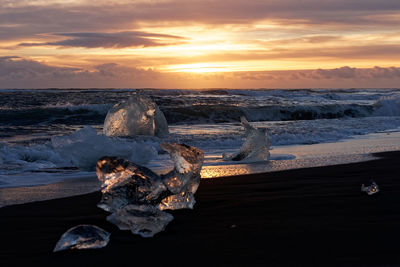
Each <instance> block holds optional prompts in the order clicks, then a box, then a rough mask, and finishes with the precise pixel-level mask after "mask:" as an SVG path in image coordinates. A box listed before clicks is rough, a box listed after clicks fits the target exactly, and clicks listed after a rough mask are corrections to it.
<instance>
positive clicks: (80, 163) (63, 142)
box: [51, 126, 157, 170]
mask: <svg viewBox="0 0 400 267" xmlns="http://www.w3.org/2000/svg"><path fill="white" fill-rule="evenodd" d="M51 143H52V146H53V148H54V150H55V151H56V152H57V153H58V154H60V155H61V156H62V157H63V158H64V159H65V160H67V161H69V162H70V163H71V164H72V165H74V166H76V167H79V168H81V169H83V170H93V169H94V168H95V166H96V161H97V160H98V159H99V158H101V157H102V156H104V155H109V156H119V157H124V158H128V159H130V160H132V161H135V162H138V163H141V164H144V163H147V162H148V161H149V160H151V159H152V158H154V157H156V156H157V150H156V149H155V148H154V147H153V146H151V145H148V144H145V143H143V142H135V141H128V140H122V139H119V138H109V137H107V136H105V135H98V134H97V132H96V130H94V129H93V128H92V127H90V126H85V127H84V128H83V129H80V130H78V131H76V132H75V133H73V134H71V135H67V136H55V137H52V138H51Z"/></svg>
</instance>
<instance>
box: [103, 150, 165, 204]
mask: <svg viewBox="0 0 400 267" xmlns="http://www.w3.org/2000/svg"><path fill="white" fill-rule="evenodd" d="M96 173H97V177H98V179H99V180H100V182H102V183H103V184H102V190H101V192H102V193H103V195H102V199H101V201H100V203H99V204H98V205H97V206H98V207H100V208H102V209H104V210H106V211H109V212H114V211H116V210H119V209H122V208H123V207H124V206H126V205H129V204H138V205H144V204H145V205H156V204H157V203H159V202H160V201H161V199H162V198H164V197H166V196H168V192H167V187H166V186H165V185H164V184H163V183H162V181H161V178H160V177H159V176H158V175H157V174H156V173H154V172H152V171H151V170H150V169H148V168H146V167H143V166H140V165H137V164H135V163H133V162H130V161H128V160H125V159H121V158H117V157H103V158H101V159H99V160H98V161H97V167H96Z"/></svg>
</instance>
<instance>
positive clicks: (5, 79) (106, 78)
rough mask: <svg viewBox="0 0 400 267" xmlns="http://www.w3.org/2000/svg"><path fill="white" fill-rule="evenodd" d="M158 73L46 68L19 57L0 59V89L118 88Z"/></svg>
mask: <svg viewBox="0 0 400 267" xmlns="http://www.w3.org/2000/svg"><path fill="white" fill-rule="evenodd" d="M158 77H159V73H157V72H155V71H153V70H152V69H143V68H132V67H125V66H121V65H118V64H116V63H107V64H101V65H96V66H93V69H92V70H90V69H85V68H67V67H56V66H50V65H47V64H45V63H41V62H38V61H34V60H29V59H25V58H20V57H0V84H1V85H0V86H1V87H2V88H36V87H39V88H49V87H78V88H79V87H118V86H119V84H123V83H124V82H125V84H127V83H126V82H131V83H132V81H137V84H142V83H143V82H148V81H151V80H157V79H158Z"/></svg>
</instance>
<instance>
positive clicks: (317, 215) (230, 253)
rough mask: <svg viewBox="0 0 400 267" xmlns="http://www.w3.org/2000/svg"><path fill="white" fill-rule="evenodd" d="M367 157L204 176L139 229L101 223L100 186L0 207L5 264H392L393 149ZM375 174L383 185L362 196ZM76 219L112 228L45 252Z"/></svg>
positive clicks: (398, 219)
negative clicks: (191, 202)
mask: <svg viewBox="0 0 400 267" xmlns="http://www.w3.org/2000/svg"><path fill="white" fill-rule="evenodd" d="M375 155H376V156H378V157H379V158H378V159H376V160H372V161H368V162H359V163H350V164H342V165H335V166H325V167H314V168H304V169H295V170H286V171H279V172H269V173H261V174H250V175H242V176H232V177H229V178H222V179H221V178H218V179H203V180H202V181H201V184H200V187H199V190H198V192H197V193H196V195H195V198H196V201H197V203H196V205H195V207H194V209H193V210H178V211H173V212H171V214H173V216H174V220H173V221H172V222H171V223H170V224H169V225H168V226H167V228H166V230H165V231H164V232H161V233H159V234H157V235H156V236H155V237H153V238H148V239H146V238H141V237H139V236H135V235H132V234H131V233H130V232H129V231H119V230H118V229H117V228H116V227H115V226H114V225H112V224H110V223H108V222H107V221H106V220H105V217H106V216H107V215H108V213H107V212H105V211H103V210H101V209H99V208H97V207H96V204H97V202H98V201H99V200H100V192H94V193H90V194H86V195H80V196H75V197H68V198H61V199H55V200H48V201H40V202H33V203H27V204H22V205H13V206H7V207H3V208H1V209H0V218H1V220H0V231H1V233H0V236H1V237H2V242H1V245H0V246H1V247H0V259H1V262H2V263H4V264H5V265H6V266H15V265H17V266H18V265H22V264H31V263H32V262H40V264H41V265H44V266H71V264H77V263H79V265H89V266H90V265H97V266H109V265H111V264H112V265H114V266H123V265H126V264H127V263H129V264H134V263H140V264H147V265H156V264H160V263H162V264H164V265H165V263H167V265H168V264H171V265H188V264H190V265H204V264H212V265H213V264H214V265H240V266H248V265H263V266H265V265H268V266H294V265H295V266H338V265H339V266H382V265H398V264H400V256H399V254H398V249H399V247H400V246H399V245H398V240H399V239H400V230H399V229H398V224H399V223H400V212H399V210H400V178H399V177H398V173H400V165H399V164H398V162H399V160H400V151H393V152H385V153H378V154H375ZM371 179H373V180H375V181H376V183H377V184H378V185H379V187H380V189H381V191H380V192H379V193H377V194H375V195H372V196H368V195H367V194H365V193H363V192H360V187H361V184H362V183H364V184H368V183H369V182H370V180H371ZM78 224H95V225H97V226H99V227H102V228H103V229H105V230H106V231H109V232H111V239H110V243H109V244H108V246H107V247H105V248H103V249H99V250H80V251H79V250H76V251H64V252H59V253H53V252H52V250H53V248H54V246H55V244H56V242H57V241H58V239H59V238H60V236H61V235H62V234H63V233H64V232H65V231H66V230H67V229H69V228H70V227H73V226H75V225H78Z"/></svg>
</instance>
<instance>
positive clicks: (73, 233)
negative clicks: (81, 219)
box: [53, 224, 111, 252]
mask: <svg viewBox="0 0 400 267" xmlns="http://www.w3.org/2000/svg"><path fill="white" fill-rule="evenodd" d="M110 235H111V234H110V233H108V232H106V231H104V230H103V229H101V228H100V227H97V226H95V225H87V224H81V225H78V226H75V227H72V228H71V229H69V230H68V231H66V232H65V233H64V234H63V235H62V236H61V238H60V240H59V241H58V242H57V244H56V247H55V248H54V250H53V252H57V251H61V250H66V249H95V248H102V247H105V246H107V244H108V241H109V240H110Z"/></svg>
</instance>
